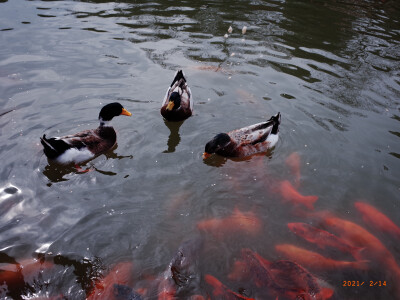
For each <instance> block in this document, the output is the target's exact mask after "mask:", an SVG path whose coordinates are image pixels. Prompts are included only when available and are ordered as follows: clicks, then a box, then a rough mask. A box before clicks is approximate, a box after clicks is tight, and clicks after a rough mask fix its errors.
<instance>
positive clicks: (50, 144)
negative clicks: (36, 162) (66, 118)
mask: <svg viewBox="0 0 400 300" xmlns="http://www.w3.org/2000/svg"><path fill="white" fill-rule="evenodd" d="M40 142H41V143H42V145H43V152H44V154H45V155H46V156H47V157H48V158H50V159H54V158H56V157H57V156H59V155H61V154H63V153H64V152H65V151H66V150H68V149H69V148H70V146H69V145H68V144H67V143H66V142H64V141H63V140H57V139H55V138H50V139H48V138H46V135H45V134H44V135H43V137H41V138H40Z"/></svg>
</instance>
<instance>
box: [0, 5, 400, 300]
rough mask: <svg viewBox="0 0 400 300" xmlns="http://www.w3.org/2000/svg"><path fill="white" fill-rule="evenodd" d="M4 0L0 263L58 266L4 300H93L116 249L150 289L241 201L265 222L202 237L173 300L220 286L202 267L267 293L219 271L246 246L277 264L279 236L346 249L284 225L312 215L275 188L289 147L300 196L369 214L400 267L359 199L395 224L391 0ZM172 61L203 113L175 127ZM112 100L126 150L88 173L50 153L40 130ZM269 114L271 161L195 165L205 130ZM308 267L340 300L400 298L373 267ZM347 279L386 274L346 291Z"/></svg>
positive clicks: (396, 129)
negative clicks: (51, 299) (204, 227)
mask: <svg viewBox="0 0 400 300" xmlns="http://www.w3.org/2000/svg"><path fill="white" fill-rule="evenodd" d="M1 2H2V3H0V40H1V48H0V100H1V101H0V103H1V105H0V124H1V126H0V139H1V145H0V158H1V162H2V168H1V170H0V181H1V186H2V191H3V192H2V194H1V196H0V209H1V210H0V214H1V218H0V232H1V234H0V251H1V252H0V257H1V261H0V262H2V263H3V265H4V264H5V263H7V262H8V263H9V262H12V261H13V259H14V260H16V261H22V260H23V259H26V258H37V257H42V258H44V259H45V260H46V261H50V262H54V263H56V267H55V268H51V269H50V270H46V271H44V272H43V274H42V275H41V276H40V277H39V278H36V279H28V278H26V281H27V283H28V284H27V286H24V287H21V288H17V289H16V290H14V291H11V292H6V291H4V288H3V289H0V291H2V292H1V294H0V295H1V297H2V298H6V299H11V298H14V299H21V297H22V296H24V297H31V296H34V295H60V294H61V295H63V296H64V297H65V298H67V299H85V297H86V292H87V291H89V290H90V287H91V286H92V279H93V278H98V276H99V274H107V271H108V270H109V269H110V268H112V266H113V265H114V264H116V263H118V262H123V261H129V262H133V272H132V277H133V283H132V285H131V286H132V287H134V288H135V289H138V286H139V287H140V286H141V285H142V286H145V287H148V288H149V290H150V291H149V293H148V295H149V296H148V297H147V298H148V299H153V298H156V295H157V289H156V288H154V284H153V285H150V284H148V283H149V282H157V280H151V279H150V278H157V277H159V276H161V275H162V274H164V272H165V271H166V270H167V269H168V265H169V263H170V261H171V260H172V258H173V257H174V255H175V254H176V253H177V250H178V248H179V246H180V245H181V244H182V243H184V242H185V241H186V240H188V239H192V238H193V237H197V236H198V235H199V230H198V229H197V227H196V224H197V223H198V222H200V221H201V220H205V219H209V218H223V217H227V216H229V215H231V214H232V211H233V209H234V208H235V207H237V208H238V209H240V210H241V211H244V212H247V211H251V212H254V213H255V215H256V216H257V217H258V218H259V219H260V221H261V222H262V229H261V232H259V233H258V234H257V235H256V236H252V235H247V234H243V233H240V232H239V233H237V234H234V235H230V236H229V235H227V236H226V237H225V238H215V237H213V236H212V235H210V234H206V233H202V234H200V236H201V237H202V238H203V239H204V243H203V244H202V247H201V249H198V254H197V260H198V268H196V271H195V273H194V274H195V275H194V276H195V277H196V278H197V279H198V281H199V282H200V283H199V284H197V285H195V288H194V289H186V290H185V289H183V290H181V291H180V292H179V293H178V294H177V298H179V299H188V298H189V296H190V295H193V294H202V295H203V296H206V295H207V294H210V295H212V288H211V287H210V286H209V285H208V284H206V283H205V282H204V280H203V276H204V275H206V274H211V275H213V276H215V277H216V278H218V279H219V280H221V282H223V283H224V284H226V285H227V286H228V287H229V288H230V289H232V290H233V291H235V292H238V291H239V292H242V293H243V294H244V295H247V296H249V297H255V298H257V299H263V297H265V296H263V294H262V293H261V292H260V289H257V288H256V287H254V286H251V285H246V284H245V283H241V282H235V281H230V280H229V279H228V278H227V275H228V273H229V272H230V271H231V268H232V266H233V263H234V261H235V260H236V259H239V258H240V251H241V249H242V248H250V249H252V250H253V251H257V252H258V253H260V254H261V255H262V256H264V257H265V258H267V259H269V260H271V261H274V260H279V259H284V257H283V256H282V255H281V254H279V253H277V252H276V251H275V248H274V247H275V245H277V244H283V243H287V244H294V245H297V246H299V247H304V248H307V249H309V250H312V251H316V252H319V253H321V254H323V255H325V256H331V257H333V258H335V259H340V260H351V259H352V257H351V256H350V257H349V256H346V255H345V254H343V253H338V252H332V251H331V252H326V251H321V249H319V248H318V247H317V246H315V245H313V244H310V243H308V242H306V241H305V240H303V239H301V238H300V237H298V236H296V235H294V234H293V233H292V232H290V231H289V230H288V228H287V226H286V225H287V223H288V222H311V221H310V220H309V219H307V218H304V217H301V216H299V215H297V214H296V213H295V212H296V210H297V208H296V207H295V206H294V205H293V204H290V203H285V202H282V197H281V196H280V195H279V193H276V185H277V182H280V181H282V180H290V181H291V182H293V175H292V174H291V172H290V169H289V167H288V166H287V165H286V164H285V160H286V158H287V157H288V156H289V155H290V154H292V153H293V152H297V153H298V154H299V156H300V160H301V178H300V187H299V192H300V193H302V194H304V195H317V196H319V199H318V201H317V202H316V203H315V211H322V210H329V211H331V212H332V213H334V214H335V215H336V216H338V217H340V218H344V219H348V220H352V221H353V222H355V223H357V224H359V225H361V226H363V227H365V228H366V229H367V230H369V231H370V232H371V233H373V234H374V235H375V236H376V237H378V238H379V239H380V240H381V241H382V242H383V243H384V244H385V246H386V247H387V249H388V250H389V251H390V252H391V253H392V254H393V255H394V256H395V258H396V259H397V262H398V263H400V248H399V243H398V240H396V239H393V238H392V237H391V236H390V235H388V234H385V233H383V232H381V231H378V230H376V229H374V228H373V227H368V226H367V224H366V223H365V222H364V221H363V220H362V217H361V215H360V214H359V213H358V211H357V210H356V209H355V208H354V205H353V204H354V202H355V201H356V200H358V199H363V201H365V202H368V203H371V204H372V205H374V206H375V207H377V208H378V209H379V210H380V211H382V212H384V213H385V214H386V215H387V216H388V217H389V218H390V219H392V220H393V221H394V222H396V223H397V224H398V225H400V220H399V200H400V197H399V190H400V182H399V178H400V160H399V158H400V148H399V145H400V143H399V136H400V126H399V125H400V124H399V121H400V101H399V99H400V97H399V96H400V71H399V70H400V19H399V16H400V6H399V3H398V2H397V1H387V2H385V3H382V2H381V1H372V0H371V1H350V0H345V1H251V2H249V1H236V2H234V3H232V2H226V1H220V2H213V1H197V2H194V1H184V2H181V3H179V2H172V1H155V2H146V1H125V2H122V1H121V2H107V1H87V2H84V1H81V2H78V1H1ZM229 26H232V28H233V32H232V33H231V34H229V36H228V37H227V38H224V35H225V34H226V33H227V30H228V28H229ZM243 26H247V32H246V33H245V34H242V33H241V30H242V28H243ZM179 68H182V69H183V70H184V71H185V73H186V75H187V79H188V84H189V86H190V88H191V90H192V92H193V95H194V101H195V107H194V109H195V110H194V115H193V116H192V117H191V118H189V119H188V120H186V121H185V122H183V123H182V124H180V123H179V124H169V123H166V122H164V121H163V119H162V117H161V115H160V113H159V109H160V105H161V101H162V99H163V97H164V95H165V92H166V89H167V87H168V86H169V84H170V83H171V81H172V79H173V76H174V72H175V71H176V70H177V69H179ZM114 101H118V102H120V103H121V104H122V105H124V107H125V108H127V109H128V110H129V111H131V112H132V113H133V116H132V117H131V118H127V117H118V118H115V119H114V120H113V125H114V127H115V128H116V130H117V134H118V145H117V147H116V148H115V149H113V150H111V151H109V152H108V153H106V154H104V155H100V156H98V157H97V158H95V159H93V160H91V161H89V162H88V163H86V164H85V165H83V166H82V167H83V168H90V169H91V170H92V171H91V172H88V173H84V174H79V173H78V172H77V171H76V170H75V169H74V168H73V167H71V166H66V167H60V166H57V165H55V164H53V163H51V162H48V161H47V159H46V157H45V156H44V155H43V152H42V148H41V145H40V143H39V137H40V136H42V135H43V134H44V133H46V134H47V135H48V136H57V135H65V134H70V133H74V132H77V131H80V130H83V129H89V128H95V127H96V126H97V125H98V121H97V116H98V112H99V110H100V108H101V107H102V106H103V105H104V104H105V103H109V102H114ZM277 112H281V114H282V124H281V127H280V140H279V142H278V144H277V146H276V147H275V148H274V149H273V150H272V151H270V152H269V153H267V154H266V155H265V156H261V157H260V156H257V157H254V158H251V159H247V160H231V159H223V158H221V157H214V158H212V159H210V160H208V161H203V160H202V158H201V155H202V153H203V151H204V145H205V144H206V143H207V141H209V140H210V139H211V138H212V137H213V136H214V135H215V134H217V133H219V132H227V131H230V130H233V129H236V128H240V127H244V126H247V125H251V124H254V123H258V122H262V121H264V120H266V119H269V118H270V116H272V115H274V114H276V113H277ZM89 271H90V272H89ZM312 273H313V274H314V275H316V276H318V277H319V278H320V279H322V280H324V281H325V282H326V284H327V285H328V286H329V287H330V288H332V289H334V290H335V294H334V298H333V299H361V298H362V299H396V297H398V296H396V295H395V294H394V293H395V291H394V286H395V285H396V284H398V283H397V282H396V280H395V279H393V278H390V276H388V275H387V273H386V272H385V270H384V268H383V267H379V264H378V263H376V262H375V264H374V267H371V268H370V270H369V271H357V270H345V271H342V270H335V271H328V270H325V271H324V270H323V271H313V272H312ZM345 280H359V281H365V282H368V281H369V280H373V281H378V280H381V281H384V280H387V286H382V287H366V286H362V287H343V281H345ZM149 286H152V288H150V287H149ZM260 293H261V294H260ZM273 299H275V298H273Z"/></svg>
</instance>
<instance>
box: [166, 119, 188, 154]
mask: <svg viewBox="0 0 400 300" xmlns="http://www.w3.org/2000/svg"><path fill="white" fill-rule="evenodd" d="M183 122H184V121H180V122H169V121H166V120H164V123H165V126H167V127H168V128H169V130H170V134H169V136H168V142H167V146H168V149H167V150H164V151H163V152H164V153H171V152H175V148H176V147H177V146H178V145H179V142H180V141H181V136H180V135H179V128H180V127H181V126H182V124H183Z"/></svg>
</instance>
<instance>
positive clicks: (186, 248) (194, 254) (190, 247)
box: [169, 236, 203, 288]
mask: <svg viewBox="0 0 400 300" xmlns="http://www.w3.org/2000/svg"><path fill="white" fill-rule="evenodd" d="M202 246H203V239H202V237H200V236H199V237H196V238H193V239H190V240H187V241H185V242H183V243H182V245H181V246H180V247H179V249H178V251H177V253H176V254H175V256H174V257H173V258H172V260H171V262H170V264H169V269H170V271H171V277H172V279H173V280H174V282H175V284H176V285H177V286H178V287H179V288H183V287H186V286H188V285H190V284H191V283H192V281H194V280H195V279H196V278H197V276H196V274H197V273H198V270H197V268H198V259H197V258H198V256H199V255H198V254H199V253H198V252H199V251H200V250H201V249H202ZM198 280H200V278H198Z"/></svg>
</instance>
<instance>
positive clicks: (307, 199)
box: [278, 180, 318, 210]
mask: <svg viewBox="0 0 400 300" xmlns="http://www.w3.org/2000/svg"><path fill="white" fill-rule="evenodd" d="M278 190H279V192H280V194H281V195H282V197H283V200H284V201H288V202H292V203H294V204H302V205H304V206H306V207H307V208H309V209H312V210H313V209H314V202H315V201H317V200H318V196H303V195H302V194H300V193H299V192H298V191H297V190H296V189H295V188H294V187H293V185H292V184H291V183H290V182H289V181H287V180H284V181H282V182H280V183H279V186H278Z"/></svg>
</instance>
